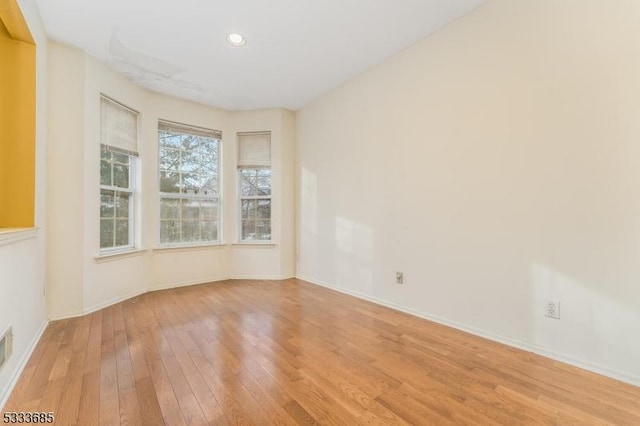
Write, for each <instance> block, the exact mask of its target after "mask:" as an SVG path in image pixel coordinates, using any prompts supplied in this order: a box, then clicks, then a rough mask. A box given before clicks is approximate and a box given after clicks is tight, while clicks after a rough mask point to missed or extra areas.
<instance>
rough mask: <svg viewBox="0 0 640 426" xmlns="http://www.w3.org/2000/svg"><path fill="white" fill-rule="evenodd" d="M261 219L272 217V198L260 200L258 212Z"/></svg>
mask: <svg viewBox="0 0 640 426" xmlns="http://www.w3.org/2000/svg"><path fill="white" fill-rule="evenodd" d="M257 217H258V218H260V219H271V200H258V214H257Z"/></svg>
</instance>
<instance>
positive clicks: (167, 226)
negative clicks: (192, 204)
mask: <svg viewBox="0 0 640 426" xmlns="http://www.w3.org/2000/svg"><path fill="white" fill-rule="evenodd" d="M179 241H180V227H179V222H178V221H176V220H161V221H160V243H162V244H169V243H177V242H179Z"/></svg>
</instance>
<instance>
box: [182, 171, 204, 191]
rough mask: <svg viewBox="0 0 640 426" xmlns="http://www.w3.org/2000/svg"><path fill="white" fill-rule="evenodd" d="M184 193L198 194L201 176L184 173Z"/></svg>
mask: <svg viewBox="0 0 640 426" xmlns="http://www.w3.org/2000/svg"><path fill="white" fill-rule="evenodd" d="M182 185H183V187H182V192H183V194H197V193H198V190H199V189H200V177H199V176H198V175H197V174H195V173H183V174H182Z"/></svg>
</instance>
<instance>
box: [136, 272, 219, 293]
mask: <svg viewBox="0 0 640 426" xmlns="http://www.w3.org/2000/svg"><path fill="white" fill-rule="evenodd" d="M229 279H231V278H229V277H228V276H218V277H212V278H202V279H197V280H189V281H180V282H178V283H172V284H163V285H158V286H153V287H149V288H148V289H147V290H146V291H145V293H149V292H152V291H160V290H169V289H172V288H180V287H189V286H192V285H202V284H208V283H215V282H219V281H226V280H229Z"/></svg>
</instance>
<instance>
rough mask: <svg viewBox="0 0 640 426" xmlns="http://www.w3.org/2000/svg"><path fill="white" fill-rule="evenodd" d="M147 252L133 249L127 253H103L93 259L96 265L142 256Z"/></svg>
mask: <svg viewBox="0 0 640 426" xmlns="http://www.w3.org/2000/svg"><path fill="white" fill-rule="evenodd" d="M146 252H147V250H146V249H133V250H127V251H116V252H113V253H103V254H99V255H98V256H96V257H94V260H95V261H96V263H104V262H112V261H114V260H120V259H126V258H128V257H136V256H142V255H143V254H145V253H146Z"/></svg>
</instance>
